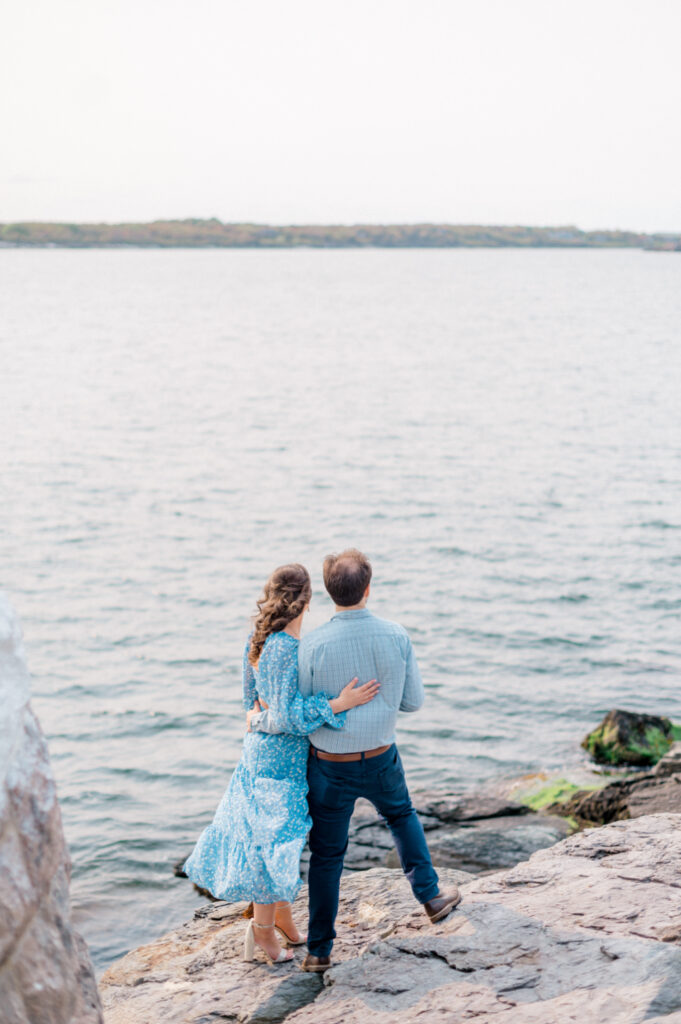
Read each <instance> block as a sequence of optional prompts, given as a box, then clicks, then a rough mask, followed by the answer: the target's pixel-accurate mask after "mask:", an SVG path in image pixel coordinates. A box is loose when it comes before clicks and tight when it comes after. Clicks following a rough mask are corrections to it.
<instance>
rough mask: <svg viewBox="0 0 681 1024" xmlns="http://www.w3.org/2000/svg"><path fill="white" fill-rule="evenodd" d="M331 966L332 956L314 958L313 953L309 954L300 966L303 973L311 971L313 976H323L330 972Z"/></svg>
mask: <svg viewBox="0 0 681 1024" xmlns="http://www.w3.org/2000/svg"><path fill="white" fill-rule="evenodd" d="M330 966H331V957H330V956H313V955H312V953H308V954H307V956H306V957H305V959H304V960H303V962H302V964H301V965H300V969H301V971H310V972H311V973H313V974H323V973H324V971H328V969H329V967H330Z"/></svg>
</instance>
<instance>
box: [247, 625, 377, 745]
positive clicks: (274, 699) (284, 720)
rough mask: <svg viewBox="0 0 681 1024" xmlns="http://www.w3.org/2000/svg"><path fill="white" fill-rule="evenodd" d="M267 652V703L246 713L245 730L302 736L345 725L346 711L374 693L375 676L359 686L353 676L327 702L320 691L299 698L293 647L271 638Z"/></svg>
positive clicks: (295, 649) (375, 691)
mask: <svg viewBox="0 0 681 1024" xmlns="http://www.w3.org/2000/svg"><path fill="white" fill-rule="evenodd" d="M275 643H276V647H275V646H274V644H275ZM268 655H269V658H270V659H271V660H270V663H269V664H268V676H269V679H270V686H269V696H270V705H269V707H268V708H267V710H265V711H262V712H260V713H254V714H249V715H248V728H249V730H254V731H258V732H287V733H292V734H294V735H298V736H306V735H307V734H308V733H311V732H314V731H315V729H319V728H320V727H321V726H322V725H329V726H331V728H332V729H340V728H342V726H343V725H344V724H345V712H346V711H348V710H349V709H350V708H354V707H357V706H358V705H359V704H366V703H367V702H368V701H370V700H372V699H373V698H374V697H375V696H376V694H377V693H378V689H379V685H378V684H377V683H376V680H375V679H372V680H371V682H369V683H364V684H363V685H362V686H357V685H356V684H357V679H353V680H352V682H350V683H348V685H347V686H345V687H344V688H343V690H342V691H341V693H340V694H339V695H338V697H334V698H333V700H331V701H330V700H329V699H328V697H327V696H326V695H325V694H323V693H318V694H311V695H310V696H308V697H303V695H302V694H301V693H300V691H299V690H298V657H297V648H293V647H292V646H291V645H290V644H289V643H287V641H285V640H284V641H273V643H272V644H271V645H270V650H269V651H268Z"/></svg>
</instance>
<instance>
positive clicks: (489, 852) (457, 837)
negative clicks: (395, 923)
mask: <svg viewBox="0 0 681 1024" xmlns="http://www.w3.org/2000/svg"><path fill="white" fill-rule="evenodd" d="M570 832H572V828H571V826H570V825H569V823H568V822H567V821H566V819H565V818H560V817H557V816H555V817H554V816H551V815H548V814H547V815H544V814H530V815H527V816H524V817H518V816H512V817H503V818H485V819H483V820H482V821H469V822H465V823H463V824H460V825H459V826H458V827H457V828H451V827H450V828H448V829H441V830H438V831H437V832H435V833H431V834H429V835H428V846H429V848H430V852H431V856H432V858H433V863H434V864H436V865H437V866H438V867H440V866H442V867H451V868H459V869H460V870H461V871H470V872H471V873H472V874H476V875H477V874H481V873H483V872H487V871H491V870H496V869H498V868H510V867H513V865H514V864H518V863H519V862H520V861H523V860H527V858H528V857H530V856H531V855H532V854H533V853H535V852H536V851H537V850H542V849H544V848H545V847H547V846H553V844H554V843H557V842H559V841H560V840H561V839H564V838H565V837H566V836H567V835H569V834H570ZM387 864H388V867H399V864H398V862H397V859H396V856H395V853H394V852H393V851H391V853H390V854H389V855H388V858H387Z"/></svg>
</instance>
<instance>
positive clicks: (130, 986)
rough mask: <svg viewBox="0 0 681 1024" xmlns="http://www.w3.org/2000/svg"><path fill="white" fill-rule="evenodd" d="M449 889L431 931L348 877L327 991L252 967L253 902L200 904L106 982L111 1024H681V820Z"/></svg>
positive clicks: (587, 835)
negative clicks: (452, 901) (244, 953)
mask: <svg viewBox="0 0 681 1024" xmlns="http://www.w3.org/2000/svg"><path fill="white" fill-rule="evenodd" d="M441 876H442V881H443V885H444V886H445V887H446V886H447V885H449V884H451V883H452V882H454V881H456V880H459V881H461V882H463V885H462V891H463V901H462V903H461V905H460V907H459V908H458V909H457V910H456V911H455V912H454V913H453V914H452V915H450V917H449V918H448V919H447V920H446V921H443V922H441V923H440V924H439V925H436V926H432V925H430V923H429V922H428V921H427V920H426V918H425V917H424V915H423V913H422V911H421V910H420V908H418V907H416V906H415V905H414V902H413V900H412V898H411V894H410V890H409V887H408V885H407V883H406V881H405V879H404V877H403V876H402V874H401V872H399V871H393V870H390V869H387V868H374V869H372V870H369V871H365V872H358V873H356V874H353V875H350V876H347V877H345V878H344V880H343V888H342V896H341V907H340V913H339V921H338V935H339V937H338V940H337V944H336V949H335V960H336V966H334V968H333V969H332V970H331V971H329V972H328V973H327V974H326V975H325V976H324V978H323V979H322V978H320V977H318V976H316V975H308V974H304V973H303V972H301V971H300V970H299V967H298V962H299V961H300V959H301V957H302V951H301V950H297V951H296V963H293V964H290V965H285V966H283V967H282V966H279V967H270V966H267V965H265V964H264V963H244V962H243V960H242V959H241V949H242V942H243V934H244V928H245V921H244V919H243V917H242V916H241V913H242V911H243V905H241V906H239V905H227V904H224V903H214V904H212V905H210V906H207V907H203V908H201V909H200V910H199V911H197V913H196V915H195V918H194V920H193V921H191V922H190V923H188V924H186V925H184V926H183V927H182V928H179V929H178V930H177V931H174V932H171V933H170V934H168V935H166V936H165V937H164V938H162V939H160V940H159V941H158V942H154V943H152V944H151V945H148V946H144V947H142V948H141V949H138V950H135V951H134V952H132V953H129V954H128V955H127V956H126V957H124V958H123V959H122V960H120V961H119V962H118V963H116V964H114V965H113V966H112V967H111V968H110V969H109V970H108V971H107V972H106V974H105V975H104V977H103V978H102V980H101V985H100V991H101V995H102V1001H103V1004H104V1009H105V1021H106V1024H142V1022H144V1024H148V1022H152V1021H154V1022H155V1021H163V1022H164V1024H209V1022H217V1021H221V1020H222V1021H239V1022H242V1024H278V1022H280V1021H286V1022H287V1024H340V1022H345V1024H349V1022H353V1021H357V1022H358V1024H359V1022H361V1024H364V1022H365V1021H366V1020H368V1019H371V1021H372V1024H395V1022H408V1021H409V1022H411V1021H424V1022H426V1021H427V1022H430V1021H433V1020H435V1021H443V1022H445V1021H446V1022H452V1024H453V1022H456V1021H464V1020H470V1019H474V1020H476V1021H479V1022H490V1024H492V1022H495V1024H498V1022H499V1021H504V1022H506V1024H533V1022H534V1024H550V1022H563V1021H580V1024H591V1022H594V1024H595V1022H599V1024H600V1022H606V1021H607V1022H608V1024H638V1022H640V1021H648V1022H650V1024H653V1022H662V1021H664V1022H665V1024H680V1022H681V815H677V814H659V815H651V816H647V817H641V818H636V819H634V820H630V821H618V822H615V823H613V824H611V825H607V826H605V827H604V828H600V829H593V830H589V831H586V832H582V833H579V834H577V835H574V836H571V837H570V838H568V839H565V840H563V841H562V842H560V843H558V844H557V845H555V846H553V847H551V848H549V849H545V850H541V851H539V852H538V853H535V854H534V855H533V856H532V857H531V858H530V859H529V861H526V862H524V863H522V864H519V865H517V866H516V867H515V868H512V869H511V870H509V871H502V872H498V873H496V874H493V875H487V876H485V877H481V878H474V879H471V878H470V876H465V875H463V874H462V873H461V872H457V871H453V870H450V869H445V870H443V871H442V872H441ZM466 878H468V880H467V881H465V879H466ZM297 911H298V917H299V919H300V920H303V919H304V917H305V912H306V895H305V892H304V890H303V892H302V893H301V896H300V898H299V901H298V906H297Z"/></svg>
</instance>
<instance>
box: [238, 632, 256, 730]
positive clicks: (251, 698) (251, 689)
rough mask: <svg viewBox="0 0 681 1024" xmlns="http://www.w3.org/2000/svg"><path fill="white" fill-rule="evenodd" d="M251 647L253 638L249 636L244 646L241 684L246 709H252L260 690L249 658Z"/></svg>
mask: <svg viewBox="0 0 681 1024" xmlns="http://www.w3.org/2000/svg"><path fill="white" fill-rule="evenodd" d="M250 649H251V638H250V636H249V638H248V640H247V641H246V647H245V648H244V657H243V662H242V668H243V671H242V675H241V685H242V688H243V705H244V707H245V708H246V711H250V710H251V708H252V707H253V705H254V703H255V701H256V699H257V696H258V691H257V690H256V688H255V672H254V671H253V666H252V665H251V663H250V661H249V660H248V652H249V651H250Z"/></svg>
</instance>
